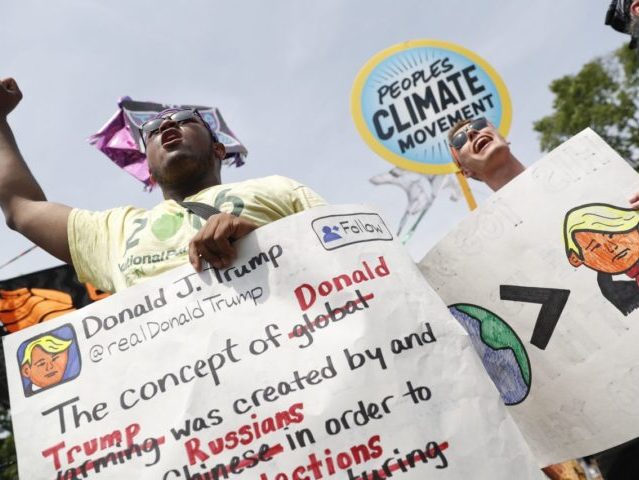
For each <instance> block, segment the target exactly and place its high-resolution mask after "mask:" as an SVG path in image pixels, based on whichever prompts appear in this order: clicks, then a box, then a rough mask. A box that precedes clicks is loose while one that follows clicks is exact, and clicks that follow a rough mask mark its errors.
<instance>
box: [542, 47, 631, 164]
mask: <svg viewBox="0 0 639 480" xmlns="http://www.w3.org/2000/svg"><path fill="white" fill-rule="evenodd" d="M550 91H551V92H552V93H553V94H554V95H555V99H554V101H553V109H554V113H552V114H551V115H548V116H546V117H543V118H542V119H540V120H538V121H536V122H535V123H534V124H533V128H534V130H535V131H536V132H538V133H539V134H540V138H539V143H540V147H541V149H542V150H543V151H548V150H552V149H553V148H555V147H556V146H558V145H559V144H561V143H563V142H564V141H566V140H567V139H568V138H570V137H572V136H573V135H575V134H576V133H579V132H580V131H581V130H583V129H584V128H587V127H590V128H592V129H593V130H595V131H596V132H597V133H598V134H599V135H601V137H602V138H603V139H604V140H606V142H608V144H610V146H612V147H613V148H614V149H615V150H617V151H618V152H619V154H620V155H621V156H623V157H624V158H626V160H628V161H629V162H630V163H631V164H633V165H636V164H637V163H638V162H639V112H638V110H637V107H638V104H637V98H638V97H637V93H639V58H637V53H636V52H635V51H634V50H629V49H628V48H627V47H625V46H624V47H621V48H619V49H618V50H616V51H614V52H612V53H611V54H609V55H607V56H605V57H601V58H595V59H594V60H592V61H590V62H588V63H586V64H585V65H584V66H583V67H582V68H581V70H580V71H579V72H578V73H577V74H575V75H566V76H564V77H561V78H558V79H556V80H554V81H553V82H552V83H551V84H550Z"/></svg>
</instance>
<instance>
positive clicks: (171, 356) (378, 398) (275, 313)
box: [4, 206, 542, 480]
mask: <svg viewBox="0 0 639 480" xmlns="http://www.w3.org/2000/svg"><path fill="white" fill-rule="evenodd" d="M238 246H239V256H238V259H237V260H236V262H235V263H234V265H233V266H232V267H230V268H228V269H224V270H217V269H213V268H212V269H209V270H206V271H204V272H202V273H201V274H197V273H194V272H193V270H192V268H191V267H190V266H189V265H186V266H184V267H180V268H178V269H176V270H174V271H172V272H168V273H166V274H164V275H162V276H160V277H156V278H154V279H151V280H149V281H148V282H146V283H144V284H141V285H137V286H134V287H132V288H130V289H127V290H125V291H123V292H121V293H118V294H116V295H113V296H111V297H108V298H106V299H104V300H102V301H100V302H98V303H95V304H92V305H90V306H88V307H86V308H84V309H82V310H79V311H76V312H72V313H70V314H68V315H66V316H64V317H60V318H57V319H54V320H52V321H49V322H46V323H44V324H39V325H36V326H34V327H31V328H29V329H26V330H23V331H20V332H17V333H14V334H11V335H9V336H7V337H6V338H5V339H4V342H5V343H4V346H5V360H6V363H7V372H8V380H9V385H10V389H11V404H12V414H13V422H14V427H15V441H16V445H17V449H18V465H19V470H20V474H21V477H22V478H28V479H51V480H53V479H70V478H101V479H108V478H114V479H115V478H117V479H121V478H136V479H154V480H155V479H163V480H174V479H206V480H211V479H220V478H225V479H226V478H249V479H257V480H310V479H315V480H319V479H330V478H340V479H359V480H373V479H383V478H391V477H392V478H405V479H423V478H442V479H453V478H455V479H459V478H473V479H496V478H503V479H511V478H518V479H526V478H541V477H542V476H541V473H540V472H539V470H538V469H537V466H536V464H535V462H534V460H533V458H532V456H531V455H530V452H529V450H528V448H527V446H526V444H525V442H524V441H523V438H522V437H521V434H520V433H519V431H518V429H517V427H516V426H515V424H514V423H513V421H512V419H511V418H510V417H509V416H508V414H507V412H506V408H505V407H504V406H503V404H502V403H501V400H500V398H499V395H498V392H497V390H496V389H495V387H494V385H493V384H492V383H491V382H490V379H489V377H488V375H487V374H486V372H485V371H484V368H483V366H482V365H481V363H480V361H479V359H478V358H477V356H476V354H475V352H474V351H473V349H472V347H471V343H470V340H469V337H468V335H467V334H466V333H465V332H464V331H463V329H462V328H461V327H460V326H459V325H458V324H457V323H456V322H455V321H454V320H453V319H452V318H451V316H450V315H449V313H448V312H447V311H446V308H445V306H444V305H443V304H442V303H441V301H440V299H439V298H438V297H437V296H436V295H435V294H434V292H433V291H432V290H431V289H430V288H429V287H428V285H427V284H426V282H425V281H424V279H423V277H422V276H421V274H420V273H419V270H418V269H417V267H416V265H415V264H414V262H413V261H412V260H411V259H410V257H409V256H408V254H407V253H406V252H405V251H404V250H403V248H402V247H401V245H400V243H399V242H398V241H397V240H396V239H394V238H393V235H392V234H391V232H390V231H389V230H388V228H387V227H386V225H385V223H384V222H383V221H382V219H381V218H380V217H379V216H378V215H377V214H376V213H375V212H374V211H371V210H370V209H367V208H364V207H352V206H344V207H322V208H316V209H313V210H310V211H307V212H305V213H302V214H298V215H294V216H291V217H287V218H285V219H283V220H280V221H278V222H275V223H273V224H270V225H267V226H265V227H262V228H260V229H258V230H256V231H255V232H253V233H252V234H250V235H249V236H247V237H246V238H244V239H243V240H242V241H240V242H238Z"/></svg>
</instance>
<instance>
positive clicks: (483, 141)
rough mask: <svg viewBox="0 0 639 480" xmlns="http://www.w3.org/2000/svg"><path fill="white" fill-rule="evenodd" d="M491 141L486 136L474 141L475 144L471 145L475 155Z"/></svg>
mask: <svg viewBox="0 0 639 480" xmlns="http://www.w3.org/2000/svg"><path fill="white" fill-rule="evenodd" d="M492 141H493V139H492V138H491V137H489V136H488V135H482V136H481V137H478V138H477V140H475V143H474V144H473V150H475V153H479V152H481V151H482V150H483V149H484V148H486V147H487V146H488V144H489V143H490V142H492Z"/></svg>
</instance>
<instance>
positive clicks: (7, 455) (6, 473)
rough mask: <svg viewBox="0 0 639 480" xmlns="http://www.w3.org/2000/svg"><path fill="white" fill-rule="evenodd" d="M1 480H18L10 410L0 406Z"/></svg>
mask: <svg viewBox="0 0 639 480" xmlns="http://www.w3.org/2000/svg"><path fill="white" fill-rule="evenodd" d="M0 433H2V437H0V480H15V479H16V478H18V466H17V464H16V451H15V446H14V444H13V435H12V434H11V416H10V413H9V410H7V409H5V408H4V406H3V405H2V404H0Z"/></svg>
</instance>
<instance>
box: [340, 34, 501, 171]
mask: <svg viewBox="0 0 639 480" xmlns="http://www.w3.org/2000/svg"><path fill="white" fill-rule="evenodd" d="M351 112H352V115H353V118H354V120H355V125H356V126H357V130H358V131H359V133H360V135H361V136H362V137H363V139H364V141H365V142H366V143H367V144H368V146H369V147H371V148H372V149H373V150H374V151H375V152H376V153H377V154H378V155H380V156H381V157H383V158H384V159H386V160H388V161H389V162H391V163H394V164H395V165H397V166H398V167H400V168H403V169H405V170H412V171H415V172H420V173H426V174H444V173H453V172H456V171H457V167H456V166H455V164H454V163H453V160H452V157H451V154H450V151H449V148H448V141H447V134H448V131H449V130H450V128H451V127H452V126H454V125H455V123H457V122H458V121H460V120H464V119H470V118H475V117H486V118H487V119H488V120H489V121H490V122H491V123H492V124H493V125H495V126H497V127H498V129H499V131H500V133H501V134H502V135H504V136H506V135H507V134H508V130H509V128H510V120H511V115H512V109H511V103H510V97H509V95H508V91H507V90H506V86H505V85H504V82H503V81H502V79H501V77H500V76H499V75H498V74H497V72H496V71H495V70H494V69H493V68H492V67H491V66H490V65H489V64H488V63H487V62H486V61H485V60H484V59H482V58H481V57H479V56H478V55H477V54H475V53H473V52H471V51H470V50H467V49H465V48H463V47H460V46H459V45H455V44H453V43H449V42H442V41H439V40H411V41H407V42H404V43H400V44H397V45H394V46H392V47H390V48H387V49H385V50H383V51H381V52H379V53H377V54H376V55H374V56H373V58H371V59H370V60H369V61H368V62H367V63H366V65H364V67H363V68H362V69H361V70H360V72H359V74H358V75H357V78H356V79H355V83H354V86H353V91H352V93H351Z"/></svg>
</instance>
